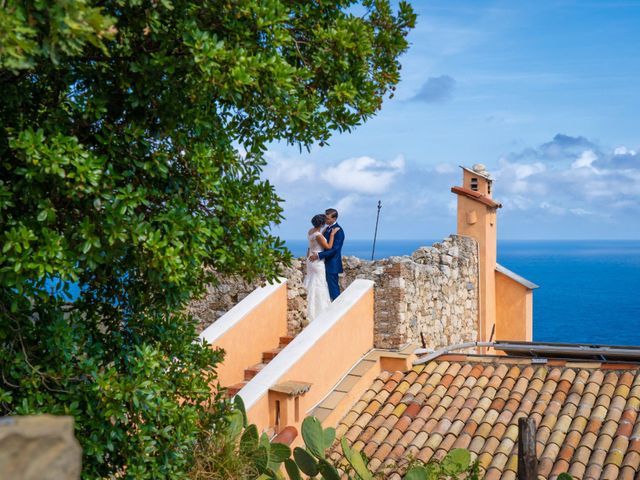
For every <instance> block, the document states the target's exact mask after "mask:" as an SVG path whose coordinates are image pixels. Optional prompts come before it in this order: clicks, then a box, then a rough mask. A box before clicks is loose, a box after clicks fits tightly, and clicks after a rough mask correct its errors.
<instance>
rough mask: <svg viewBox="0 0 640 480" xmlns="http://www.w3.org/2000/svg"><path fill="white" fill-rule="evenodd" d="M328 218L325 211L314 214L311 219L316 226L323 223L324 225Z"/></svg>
mask: <svg viewBox="0 0 640 480" xmlns="http://www.w3.org/2000/svg"><path fill="white" fill-rule="evenodd" d="M326 219H327V216H326V215H325V214H324V213H319V214H318V215H314V216H313V218H312V219H311V225H313V226H314V227H315V228H318V227H321V226H322V225H324V222H325V220H326Z"/></svg>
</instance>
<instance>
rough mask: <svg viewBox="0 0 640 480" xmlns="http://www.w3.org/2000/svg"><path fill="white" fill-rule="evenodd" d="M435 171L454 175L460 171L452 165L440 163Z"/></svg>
mask: <svg viewBox="0 0 640 480" xmlns="http://www.w3.org/2000/svg"><path fill="white" fill-rule="evenodd" d="M435 171H436V172H437V173H454V172H457V171H458V169H457V168H456V167H455V165H452V164H450V163H439V164H438V165H436V167H435Z"/></svg>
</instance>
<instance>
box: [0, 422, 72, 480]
mask: <svg viewBox="0 0 640 480" xmlns="http://www.w3.org/2000/svg"><path fill="white" fill-rule="evenodd" d="M81 468H82V449H81V448H80V444H79V443H78V441H77V440H76V438H75V436H74V429H73V418H72V417H54V416H52V415H34V416H27V417H1V418H0V478H1V479H7V480H9V479H10V480H79V479H80V470H81Z"/></svg>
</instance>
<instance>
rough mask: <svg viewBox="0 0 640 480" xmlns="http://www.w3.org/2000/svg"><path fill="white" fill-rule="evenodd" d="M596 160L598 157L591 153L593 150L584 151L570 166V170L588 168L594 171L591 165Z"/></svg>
mask: <svg viewBox="0 0 640 480" xmlns="http://www.w3.org/2000/svg"><path fill="white" fill-rule="evenodd" d="M597 159H598V156H597V155H596V154H595V153H594V152H593V150H585V151H584V152H582V154H581V155H580V156H579V157H578V159H577V160H576V161H575V162H573V163H572V164H571V168H574V169H577V168H590V169H592V170H593V169H594V168H593V166H592V164H593V162H595V161H596V160H597Z"/></svg>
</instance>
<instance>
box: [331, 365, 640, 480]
mask: <svg viewBox="0 0 640 480" xmlns="http://www.w3.org/2000/svg"><path fill="white" fill-rule="evenodd" d="M639 368H640V366H639V365H638V364H634V363H607V362H599V361H585V360H571V359H559V358H555V359H554V358H550V359H546V363H543V364H541V363H540V359H537V358H515V357H508V356H477V355H466V354H464V355H458V354H456V355H452V354H449V355H441V356H440V357H438V358H437V359H434V360H431V361H429V362H427V363H426V364H422V365H416V366H414V367H413V369H411V370H409V371H407V372H395V373H389V372H383V373H382V374H380V375H379V376H378V378H377V379H376V380H375V381H374V382H373V384H372V385H371V386H370V388H369V389H368V390H367V391H366V392H365V393H364V395H363V396H362V397H361V398H360V400H359V401H358V402H356V404H355V405H354V406H353V408H352V409H351V411H350V412H349V413H348V414H347V415H346V416H345V417H344V418H343V420H342V421H341V423H340V425H339V426H338V429H337V436H338V437H340V436H342V435H344V436H346V438H347V440H348V441H349V443H350V444H351V445H353V446H354V447H355V448H357V449H361V450H362V451H363V452H364V453H365V454H366V455H367V456H368V457H369V458H370V459H371V460H370V463H369V466H370V467H371V469H372V470H374V471H379V472H382V471H385V472H386V473H385V478H391V479H399V478H400V476H399V474H398V473H397V471H403V466H404V465H406V464H407V462H408V460H409V459H410V458H417V459H419V460H422V461H425V462H427V461H429V460H431V459H442V458H443V457H444V456H445V455H446V453H447V452H448V451H450V450H451V449H453V448H459V447H460V448H466V449H468V450H470V451H471V453H472V456H473V457H474V458H477V459H478V460H479V463H480V466H481V468H482V469H483V471H484V472H485V474H486V477H485V478H486V479H488V480H490V479H497V478H503V479H515V478H516V470H517V437H518V419H519V418H520V417H531V418H533V419H534V420H535V423H536V425H537V455H538V458H539V478H543V479H547V478H555V476H556V475H558V474H559V473H562V472H568V473H569V474H571V475H573V476H574V477H575V478H578V479H582V478H585V479H586V478H612V479H615V478H620V479H627V478H628V479H633V478H634V476H635V475H636V473H637V472H638V471H639V470H640V419H639V418H638V411H639V410H640V375H639ZM334 455H337V452H336V453H334Z"/></svg>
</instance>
